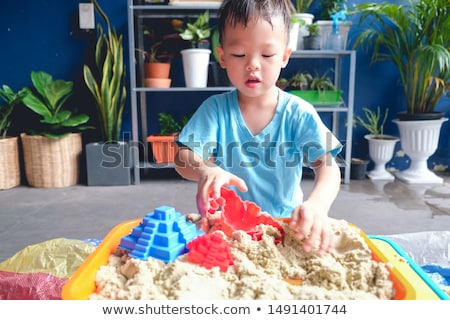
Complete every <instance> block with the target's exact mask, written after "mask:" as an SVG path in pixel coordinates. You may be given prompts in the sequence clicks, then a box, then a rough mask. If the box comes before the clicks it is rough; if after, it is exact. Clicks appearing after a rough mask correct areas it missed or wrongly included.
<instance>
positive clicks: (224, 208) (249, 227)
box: [210, 188, 284, 243]
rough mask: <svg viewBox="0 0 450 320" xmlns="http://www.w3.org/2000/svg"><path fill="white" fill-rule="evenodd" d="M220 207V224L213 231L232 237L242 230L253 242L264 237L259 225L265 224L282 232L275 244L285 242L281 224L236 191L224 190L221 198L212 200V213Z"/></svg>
mask: <svg viewBox="0 0 450 320" xmlns="http://www.w3.org/2000/svg"><path fill="white" fill-rule="evenodd" d="M219 207H221V215H220V223H218V224H217V225H214V226H213V229H216V230H217V229H218V230H222V231H223V232H224V233H225V234H226V235H227V236H231V235H232V234H233V232H234V231H236V230H242V231H245V232H246V233H247V234H249V235H250V236H251V237H252V239H253V240H257V241H258V240H261V236H262V232H261V230H260V229H258V225H260V224H265V225H271V226H273V227H275V228H277V229H278V230H279V231H280V233H281V237H280V238H278V239H275V243H279V242H281V241H282V240H283V236H284V231H283V227H282V226H281V224H280V223H279V222H278V221H277V220H275V219H274V218H273V217H272V216H271V215H269V214H268V213H266V212H262V211H261V208H260V207H259V206H258V205H256V204H255V203H254V202H251V201H243V200H242V199H241V198H240V197H239V196H238V195H237V194H236V192H235V191H234V190H231V189H227V188H222V189H221V197H220V198H218V199H216V200H211V208H212V210H211V209H210V213H213V212H215V211H217V210H218V209H219Z"/></svg>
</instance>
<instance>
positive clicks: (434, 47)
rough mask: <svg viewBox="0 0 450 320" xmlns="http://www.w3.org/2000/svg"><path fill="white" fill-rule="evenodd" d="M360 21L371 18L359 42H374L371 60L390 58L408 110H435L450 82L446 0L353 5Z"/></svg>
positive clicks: (449, 21)
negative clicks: (397, 73) (359, 16)
mask: <svg viewBox="0 0 450 320" xmlns="http://www.w3.org/2000/svg"><path fill="white" fill-rule="evenodd" d="M354 11H355V12H360V13H361V18H360V21H365V20H367V19H368V18H373V19H374V21H373V22H372V23H370V24H369V25H368V27H367V29H366V30H365V31H363V32H362V33H361V34H360V35H359V36H358V37H357V39H356V40H355V46H358V45H367V46H368V45H373V55H372V62H376V61H383V60H387V61H391V62H393V63H394V64H395V65H396V66H397V68H398V70H399V73H400V80H401V83H402V85H403V89H404V94H405V99H406V109H407V112H408V113H410V114H415V113H428V112H433V111H434V108H435V106H436V104H437V102H438V101H439V99H440V98H441V97H442V96H443V95H444V94H445V92H446V90H448V88H449V87H450V84H449V82H450V51H449V44H450V5H449V3H448V0H419V1H411V2H410V4H409V5H408V6H405V5H398V4H393V3H363V4H358V5H355V10H354Z"/></svg>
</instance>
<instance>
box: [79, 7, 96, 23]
mask: <svg viewBox="0 0 450 320" xmlns="http://www.w3.org/2000/svg"><path fill="white" fill-rule="evenodd" d="M78 14H79V21H80V29H95V18H94V4H93V3H79V4H78Z"/></svg>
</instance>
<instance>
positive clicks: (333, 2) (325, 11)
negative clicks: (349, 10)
mask: <svg viewBox="0 0 450 320" xmlns="http://www.w3.org/2000/svg"><path fill="white" fill-rule="evenodd" d="M345 2H346V0H320V5H321V7H322V10H321V12H320V19H322V20H331V15H332V14H334V13H336V12H338V11H340V10H345V9H346V5H345Z"/></svg>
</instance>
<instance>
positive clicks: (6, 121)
mask: <svg viewBox="0 0 450 320" xmlns="http://www.w3.org/2000/svg"><path fill="white" fill-rule="evenodd" d="M25 93H26V91H25V90H24V89H21V90H19V91H18V92H14V91H13V90H12V89H11V88H10V87H9V86H7V85H3V86H2V88H0V98H1V99H2V100H3V101H4V102H5V103H4V104H2V105H0V138H1V137H3V138H4V137H6V135H7V133H8V130H9V128H10V126H11V122H12V120H11V117H12V112H13V110H14V107H15V106H16V105H17V104H19V103H20V102H21V100H22V98H23V97H24V96H25Z"/></svg>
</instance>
